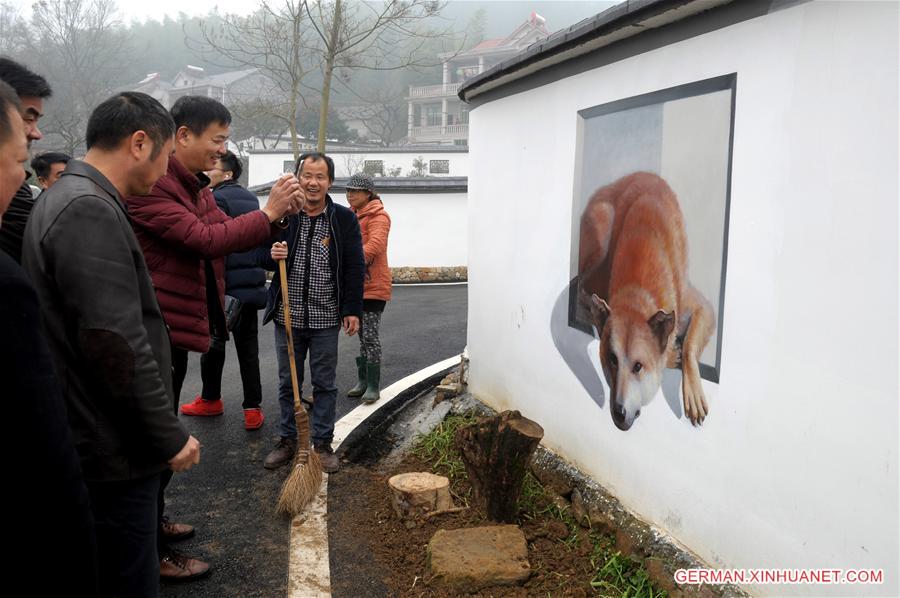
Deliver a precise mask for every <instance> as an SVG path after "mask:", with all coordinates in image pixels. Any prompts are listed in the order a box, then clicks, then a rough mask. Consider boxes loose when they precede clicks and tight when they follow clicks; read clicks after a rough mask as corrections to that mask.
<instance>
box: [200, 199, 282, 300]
mask: <svg viewBox="0 0 900 598" xmlns="http://www.w3.org/2000/svg"><path fill="white" fill-rule="evenodd" d="M213 197H215V198H216V204H218V206H219V209H220V210H222V211H223V212H225V213H226V214H228V215H229V216H231V217H232V218H237V217H238V216H240V215H241V214H246V213H248V212H254V211H256V210H258V209H259V199H258V198H257V197H256V196H255V195H253V194H252V193H250V192H249V191H247V190H246V189H244V188H243V187H241V186H240V185H239V184H237V183H236V182H235V181H225V182H223V183H221V184H219V185H217V186H216V187H215V189H213ZM270 247H271V245H266V246H265V249H266V251H268V250H269V248H270ZM225 293H226V294H228V295H231V296H232V297H235V298H236V299H238V300H240V301H241V303H243V304H245V305H249V306H252V307H256V308H258V309H262V308H264V307H265V306H266V272H265V270H263V269H262V268H260V267H259V265H258V264H257V258H256V250H251V251H245V252H242V253H232V254H231V255H229V256H228V257H227V258H225Z"/></svg>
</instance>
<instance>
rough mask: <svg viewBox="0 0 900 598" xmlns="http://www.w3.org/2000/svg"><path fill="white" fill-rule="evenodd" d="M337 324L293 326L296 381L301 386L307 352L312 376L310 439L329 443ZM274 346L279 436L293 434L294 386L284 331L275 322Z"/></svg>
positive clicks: (294, 423)
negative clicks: (276, 367) (276, 360)
mask: <svg viewBox="0 0 900 598" xmlns="http://www.w3.org/2000/svg"><path fill="white" fill-rule="evenodd" d="M340 330H341V327H340V325H338V326H332V327H331V328H322V329H311V328H303V329H300V328H293V329H292V330H291V332H292V333H293V336H294V358H295V359H296V360H297V384H298V385H299V386H301V387H302V386H303V363H304V362H305V361H306V353H307V351H308V352H309V373H310V377H311V378H312V380H311V382H312V387H313V408H312V441H313V444H315V445H319V444H331V441H332V439H333V438H334V409H335V405H336V403H337V386H335V384H334V381H335V377H336V374H337V355H338V332H340ZM275 350H276V353H277V355H278V404H279V406H280V407H281V437H282V438H296V437H297V423H296V422H295V421H294V390H293V387H292V386H291V365H290V361H288V351H287V332H285V329H284V326H282V325H281V324H279V323H278V322H276V323H275Z"/></svg>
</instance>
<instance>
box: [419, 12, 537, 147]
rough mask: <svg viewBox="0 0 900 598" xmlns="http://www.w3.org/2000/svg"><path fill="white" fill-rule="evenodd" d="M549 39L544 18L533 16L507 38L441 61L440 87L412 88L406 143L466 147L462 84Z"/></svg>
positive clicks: (467, 113) (467, 116) (486, 43)
mask: <svg viewBox="0 0 900 598" xmlns="http://www.w3.org/2000/svg"><path fill="white" fill-rule="evenodd" d="M548 35H549V32H548V31H547V28H546V27H545V26H544V18H543V17H542V16H540V15H539V14H537V13H535V12H532V13H531V16H530V17H529V18H528V20H527V21H525V22H524V23H522V24H521V25H519V26H518V27H516V29H515V30H514V31H513V32H512V33H510V34H509V35H507V36H506V37H503V38H497V39H489V40H485V41H483V42H481V43H480V44H478V45H476V46H475V47H474V48H471V49H470V50H467V51H466V52H463V53H461V54H458V55H456V56H445V57H442V58H445V60H444V63H443V81H442V82H441V83H440V84H438V85H425V86H411V87H410V88H409V97H408V98H407V102H408V141H407V142H408V143H410V144H450V145H466V143H467V140H468V138H469V112H468V107H467V106H466V105H465V104H464V103H463V102H461V101H460V100H459V98H458V97H457V95H456V93H457V91H458V90H459V86H460V84H461V83H462V82H463V81H465V80H466V79H467V78H468V77H471V76H473V75H477V74H480V73H483V72H484V71H485V70H487V69H489V68H491V67H492V66H494V65H495V64H498V63H499V62H501V61H503V60H505V59H507V58H510V57H511V56H514V55H515V54H516V53H518V52H519V51H520V50H522V49H523V48H527V47H528V46H529V45H531V44H533V43H534V42H537V41H540V40H542V39H544V38H546V37H547V36H548Z"/></svg>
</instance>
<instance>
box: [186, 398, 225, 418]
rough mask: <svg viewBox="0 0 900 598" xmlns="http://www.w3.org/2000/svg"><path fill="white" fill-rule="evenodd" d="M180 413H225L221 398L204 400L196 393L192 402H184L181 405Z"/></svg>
mask: <svg viewBox="0 0 900 598" xmlns="http://www.w3.org/2000/svg"><path fill="white" fill-rule="evenodd" d="M181 413H182V414H184V415H222V414H223V413H225V406H224V405H222V399H216V400H215V401H204V400H203V397H201V396H200V395H197V398H195V399H194V402H193V403H185V404H184V405H182V406H181Z"/></svg>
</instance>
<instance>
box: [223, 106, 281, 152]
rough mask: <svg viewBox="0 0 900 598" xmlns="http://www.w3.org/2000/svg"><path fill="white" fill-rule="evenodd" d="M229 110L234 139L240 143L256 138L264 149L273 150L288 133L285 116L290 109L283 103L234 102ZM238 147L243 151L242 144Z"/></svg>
mask: <svg viewBox="0 0 900 598" xmlns="http://www.w3.org/2000/svg"><path fill="white" fill-rule="evenodd" d="M228 108H229V110H231V114H232V117H233V120H232V122H231V130H232V137H233V138H234V139H237V140H238V141H240V140H244V139H248V138H253V137H255V138H257V139H259V142H260V145H261V146H262V149H271V148H274V147H275V146H276V145H278V143H279V142H280V141H281V139H282V138H283V137H284V134H285V131H287V126H286V123H285V121H284V118H283V115H284V114H285V113H286V112H288V111H289V110H290V108H287V107H286V106H285V102H283V101H278V100H276V99H266V98H254V99H250V100H244V101H239V102H233V103H231V104H230V105H229V106H228ZM269 146H271V148H270V147H269ZM238 147H239V148H240V149H241V150H242V151H243V148H242V147H241V146H240V143H239V144H238Z"/></svg>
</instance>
